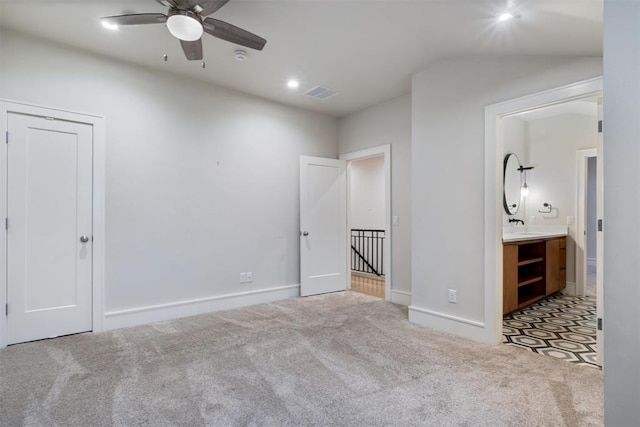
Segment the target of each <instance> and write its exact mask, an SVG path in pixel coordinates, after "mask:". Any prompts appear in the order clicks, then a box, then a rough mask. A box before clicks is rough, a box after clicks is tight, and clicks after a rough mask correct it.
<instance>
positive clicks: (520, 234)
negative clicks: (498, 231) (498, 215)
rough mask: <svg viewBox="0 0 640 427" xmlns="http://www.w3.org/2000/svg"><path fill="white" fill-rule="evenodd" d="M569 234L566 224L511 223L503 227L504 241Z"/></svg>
mask: <svg viewBox="0 0 640 427" xmlns="http://www.w3.org/2000/svg"><path fill="white" fill-rule="evenodd" d="M567 234H569V227H567V226H566V225H511V226H508V227H503V229H502V241H503V242H504V243H507V242H518V241H522V240H536V239H548V238H552V237H563V236H566V235H567Z"/></svg>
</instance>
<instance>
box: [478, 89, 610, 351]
mask: <svg viewBox="0 0 640 427" xmlns="http://www.w3.org/2000/svg"><path fill="white" fill-rule="evenodd" d="M601 92H602V77H596V78H593V79H589V80H584V81H581V82H577V83H573V84H570V85H566V86H562V87H559V88H555V89H551V90H547V91H543V92H539V93H535V94H532V95H528V96H524V97H520V98H516V99H513V100H510V101H505V102H501V103H498V104H493V105H488V106H486V107H485V142H484V165H485V167H484V170H485V176H484V188H485V196H484V253H485V258H484V264H485V265H484V267H485V268H484V271H485V274H484V289H485V301H484V312H485V324H486V328H485V341H486V342H488V343H492V344H498V343H499V342H501V340H502V203H498V202H499V201H501V198H499V197H498V196H499V195H501V194H502V166H501V165H502V156H503V151H504V143H503V135H502V128H503V126H502V120H503V118H504V117H505V116H508V115H510V114H514V113H519V112H522V111H527V110H533V109H536V108H540V107H543V106H548V105H553V104H558V103H561V102H566V101H569V100H573V99H580V98H584V97H587V96H592V95H596V94H599V93H601Z"/></svg>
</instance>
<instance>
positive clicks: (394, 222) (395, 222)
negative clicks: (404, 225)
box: [391, 215, 400, 225]
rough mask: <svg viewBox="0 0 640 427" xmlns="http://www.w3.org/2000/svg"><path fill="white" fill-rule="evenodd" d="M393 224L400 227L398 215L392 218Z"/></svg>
mask: <svg viewBox="0 0 640 427" xmlns="http://www.w3.org/2000/svg"><path fill="white" fill-rule="evenodd" d="M391 223H392V224H393V225H400V218H398V215H394V216H392V217H391Z"/></svg>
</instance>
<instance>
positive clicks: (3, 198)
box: [0, 99, 105, 348]
mask: <svg viewBox="0 0 640 427" xmlns="http://www.w3.org/2000/svg"><path fill="white" fill-rule="evenodd" d="M9 113H18V114H24V115H32V116H39V117H50V118H54V119H60V120H65V121H70V122H77V123H84V124H88V125H91V126H92V128H93V182H92V208H93V209H92V222H93V224H92V225H93V251H92V257H93V258H92V268H91V282H92V283H91V287H92V289H91V294H92V319H91V323H92V331H93V332H99V331H102V330H103V324H102V321H103V317H104V255H105V252H104V246H105V230H104V216H105V215H104V213H105V212H104V211H105V118H104V117H103V116H99V115H95V114H86V113H78V112H74V111H69V110H64V109H59V108H52V107H43V106H37V105H33V104H28V103H24V102H20V101H13V100H7V99H0V135H5V138H8V129H7V124H8V123H7V122H8V114H9ZM5 142H6V139H5ZM7 147H8V145H7V144H2V148H0V164H1V165H6V164H7V150H8V148H7ZM0 212H2V213H3V214H4V216H5V217H6V216H7V176H6V173H3V174H0ZM6 304H7V230H6V229H5V230H3V231H2V232H1V233H0V307H4V306H5V305H6ZM7 332H8V331H7V316H6V315H0V348H4V347H6V346H7Z"/></svg>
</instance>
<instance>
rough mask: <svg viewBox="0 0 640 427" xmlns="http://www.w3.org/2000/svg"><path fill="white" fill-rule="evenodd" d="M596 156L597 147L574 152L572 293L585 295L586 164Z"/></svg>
mask: <svg viewBox="0 0 640 427" xmlns="http://www.w3.org/2000/svg"><path fill="white" fill-rule="evenodd" d="M592 157H595V158H596V159H597V158H598V149H597V148H588V149H585V150H578V151H577V152H576V165H577V167H576V173H577V177H576V196H577V197H576V213H577V215H576V216H577V222H576V283H575V285H576V286H575V290H574V293H573V294H572V295H585V292H586V284H587V261H586V259H587V236H586V234H585V232H586V230H587V192H588V186H587V180H588V179H589V177H588V176H587V169H588V167H587V164H588V161H589V159H590V158H592Z"/></svg>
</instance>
